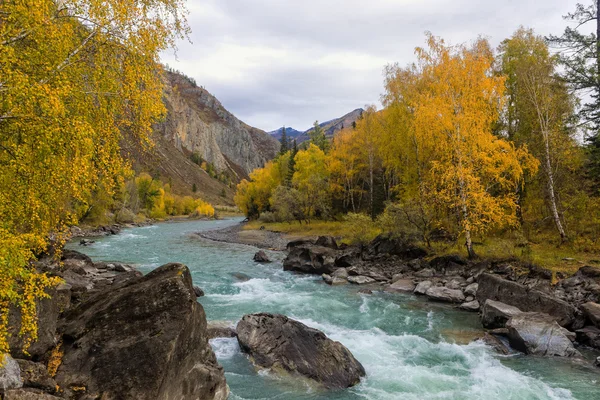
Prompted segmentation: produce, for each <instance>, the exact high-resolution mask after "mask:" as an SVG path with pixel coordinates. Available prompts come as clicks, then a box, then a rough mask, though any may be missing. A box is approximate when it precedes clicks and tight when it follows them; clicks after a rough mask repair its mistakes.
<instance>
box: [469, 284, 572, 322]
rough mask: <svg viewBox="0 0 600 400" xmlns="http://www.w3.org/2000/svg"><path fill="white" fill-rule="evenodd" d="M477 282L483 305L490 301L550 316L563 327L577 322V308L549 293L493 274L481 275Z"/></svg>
mask: <svg viewBox="0 0 600 400" xmlns="http://www.w3.org/2000/svg"><path fill="white" fill-rule="evenodd" d="M477 282H478V283H479V288H478V289H477V300H479V303H481V304H484V303H485V301H486V300H487V299H490V300H496V301H500V302H502V303H505V304H508V305H511V306H515V307H518V308H519V309H520V310H521V311H525V312H533V311H535V312H541V313H546V314H550V315H552V316H553V317H555V318H556V321H557V322H558V324H559V325H561V326H570V325H571V324H572V323H573V322H574V321H575V307H573V306H572V305H571V304H569V303H567V302H565V301H563V300H560V299H558V298H556V297H554V296H551V295H549V294H547V293H543V292H541V291H539V290H535V289H530V288H528V287H527V286H525V285H521V284H519V283H517V282H512V281H509V280H506V279H503V278H501V277H499V276H497V275H492V274H485V273H484V274H481V275H480V276H479V278H478V280H477Z"/></svg>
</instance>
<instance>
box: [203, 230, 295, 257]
mask: <svg viewBox="0 0 600 400" xmlns="http://www.w3.org/2000/svg"><path fill="white" fill-rule="evenodd" d="M243 227H244V225H243V224H238V225H234V226H230V227H228V228H224V229H215V230H212V231H204V232H199V233H197V235H198V236H200V237H201V238H204V239H208V240H214V241H216V242H225V243H239V244H246V245H249V246H254V247H258V248H261V249H267V250H276V251H283V250H285V249H286V247H287V244H288V243H289V241H290V240H291V238H290V237H288V236H285V235H283V234H281V233H279V232H272V231H268V230H244V229H243Z"/></svg>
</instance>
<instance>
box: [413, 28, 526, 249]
mask: <svg viewBox="0 0 600 400" xmlns="http://www.w3.org/2000/svg"><path fill="white" fill-rule="evenodd" d="M428 47H429V48H428V49H424V48H418V49H417V56H418V59H419V63H421V65H422V68H423V69H422V79H424V84H423V87H422V88H421V90H420V91H419V93H418V95H417V96H416V97H415V102H414V108H415V111H414V112H415V138H416V140H417V141H418V142H421V143H422V146H423V147H425V146H428V147H430V148H431V149H432V151H434V152H435V158H434V159H433V160H432V161H431V163H430V165H429V170H428V171H427V173H426V176H425V177H424V180H425V181H426V185H427V190H428V192H429V196H430V198H431V199H432V201H436V202H439V203H441V204H443V205H444V206H446V207H448V208H449V209H450V210H453V211H454V212H455V213H456V216H457V218H458V221H459V225H460V228H461V231H462V233H463V234H464V236H465V246H466V249H467V252H468V254H469V257H474V256H475V252H474V249H473V235H474V234H483V233H485V232H486V231H487V230H489V229H491V228H492V227H494V226H499V225H502V224H504V223H507V224H513V225H514V224H515V223H516V217H515V211H516V203H515V195H514V189H515V185H517V184H518V182H519V181H520V180H521V179H522V176H523V168H522V166H521V163H520V161H521V159H522V158H523V157H520V154H519V151H518V150H516V149H515V148H514V146H513V145H512V144H510V143H508V142H506V141H505V140H503V139H500V138H498V137H495V136H494V135H493V134H492V124H493V123H494V122H495V121H496V120H497V118H498V114H499V105H500V104H501V101H502V95H503V92H504V78H502V77H498V76H493V74H491V67H492V64H493V62H494V57H493V53H492V50H491V49H490V47H489V44H488V43H487V41H486V40H484V39H479V40H477V41H476V42H475V43H474V44H473V45H472V46H471V47H466V46H456V47H450V46H448V45H446V44H445V43H444V41H443V40H441V39H438V38H435V37H434V36H432V35H429V36H428Z"/></svg>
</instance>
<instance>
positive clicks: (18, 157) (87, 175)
mask: <svg viewBox="0 0 600 400" xmlns="http://www.w3.org/2000/svg"><path fill="white" fill-rule="evenodd" d="M82 21H86V22H85V23H83V22H82ZM185 32H187V27H186V22H185V11H184V2H183V0H153V1H150V0H132V1H127V2H123V1H120V0H102V1H100V0H67V1H53V0H25V1H18V2H15V1H2V2H0V65H1V68H0V92H1V93H2V95H1V99H2V100H1V101H0V221H1V222H0V308H1V309H0V314H2V315H6V311H7V309H8V307H9V306H10V305H13V306H17V307H20V308H21V315H22V318H23V323H22V329H21V332H20V334H22V335H25V336H26V340H25V344H26V346H27V345H28V343H31V341H33V340H35V338H36V334H37V333H36V324H35V301H36V299H38V298H40V297H44V296H45V295H46V294H45V293H46V292H45V289H46V288H48V287H49V286H52V285H55V284H56V283H57V280H56V279H54V278H48V277H47V276H46V275H43V274H38V273H37V272H36V271H35V269H34V268H33V266H32V265H31V264H30V261H31V260H32V259H33V258H34V257H35V255H37V254H40V253H41V252H43V251H44V250H46V248H47V247H48V245H49V237H50V236H54V237H55V238H56V239H57V240H56V241H55V243H56V245H57V246H58V247H60V245H61V238H62V235H61V232H64V230H65V228H66V226H68V225H70V224H73V223H75V222H76V220H77V217H78V215H77V211H78V210H82V209H86V208H89V207H86V206H87V205H89V204H90V202H91V201H92V199H91V197H92V195H93V193H94V191H95V189H96V188H97V187H98V186H99V185H101V186H102V187H103V188H104V189H105V190H106V191H107V192H108V194H109V195H112V194H113V193H114V192H115V189H116V188H118V187H119V186H120V185H121V184H122V182H123V173H124V171H126V170H127V169H128V165H127V164H126V163H125V162H123V160H122V159H121V155H120V149H119V144H120V141H121V140H122V139H124V137H123V134H122V132H127V138H126V140H129V141H132V140H133V141H138V142H141V143H148V134H149V132H150V131H151V127H152V124H153V123H154V122H155V121H156V120H157V119H158V118H160V117H161V116H162V115H163V113H164V111H165V108H164V105H163V103H162V83H161V79H160V74H161V68H160V65H159V64H158V55H159V53H160V52H161V51H163V50H165V49H166V48H167V47H169V46H172V45H173V44H174V41H175V39H176V38H177V37H181V36H182V34H184V33H185ZM0 322H1V323H0V350H3V351H6V350H7V330H6V321H5V319H2V320H1V321H0Z"/></svg>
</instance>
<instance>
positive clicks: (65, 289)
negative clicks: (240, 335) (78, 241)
mask: <svg viewBox="0 0 600 400" xmlns="http://www.w3.org/2000/svg"><path fill="white" fill-rule="evenodd" d="M61 261H62V263H58V262H55V261H54V260H52V259H42V260H40V261H39V262H38V263H37V268H38V269H39V270H41V271H45V272H47V273H49V274H51V275H56V276H60V277H62V278H63V279H64V283H63V284H62V285H60V286H59V287H57V288H56V289H55V290H54V292H53V293H50V294H51V297H50V298H48V299H44V300H42V301H40V302H39V303H38V326H39V331H38V339H37V341H35V342H34V343H33V345H32V346H31V347H30V348H29V349H28V351H27V352H24V351H22V345H23V342H22V338H20V337H19V335H18V331H19V329H20V322H19V321H20V318H19V313H18V310H16V309H13V310H11V313H10V324H9V326H10V329H11V332H10V346H11V355H10V356H8V355H7V356H5V361H6V362H5V366H4V367H3V368H0V394H2V396H3V398H4V399H5V400H16V399H34V398H35V399H46V400H52V399H99V398H102V399H124V398H128V399H189V400H192V399H199V398H201V399H218V400H225V399H227V397H228V394H229V389H228V387H227V384H226V382H225V377H224V373H223V369H222V368H221V366H220V365H219V364H218V363H217V360H216V357H215V355H214V353H213V350H212V349H211V347H210V345H209V344H208V331H207V323H206V316H205V313H204V309H203V307H202V305H200V304H199V303H198V302H197V301H196V295H197V294H196V291H195V290H194V287H193V286H192V279H191V274H190V271H189V270H188V268H187V267H186V266H185V265H183V264H166V265H163V266H161V267H158V268H156V269H155V270H154V271H152V272H150V273H149V274H147V275H145V276H142V274H141V273H140V272H138V271H137V270H135V268H133V267H131V266H129V265H126V264H121V263H104V262H100V263H94V262H92V260H91V259H90V258H89V257H87V256H86V255H84V254H81V253H78V252H75V251H68V250H67V251H65V252H64V253H63V256H62V260H61Z"/></svg>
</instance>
